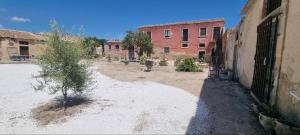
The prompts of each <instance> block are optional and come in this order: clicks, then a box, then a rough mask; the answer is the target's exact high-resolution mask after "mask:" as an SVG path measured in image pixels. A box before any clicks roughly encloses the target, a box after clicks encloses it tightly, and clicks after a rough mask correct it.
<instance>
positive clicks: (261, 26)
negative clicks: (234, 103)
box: [225, 0, 300, 126]
mask: <svg viewBox="0 0 300 135" xmlns="http://www.w3.org/2000/svg"><path fill="white" fill-rule="evenodd" d="M299 5H300V1H299V0H248V2H247V4H246V5H245V6H244V8H243V10H242V12H241V16H242V19H241V22H240V24H239V25H238V26H237V27H236V32H234V31H231V30H230V31H228V33H231V34H229V35H228V34H227V39H226V40H227V41H226V43H227V45H226V49H227V50H228V51H227V52H226V53H227V54H225V55H226V56H233V58H234V59H232V58H227V59H226V61H227V62H226V63H227V64H228V66H227V68H228V69H230V68H231V66H230V64H229V63H233V67H236V69H237V70H236V72H235V74H236V77H237V78H238V79H239V81H240V82H241V84H243V85H244V86H245V87H247V88H249V89H251V94H252V95H253V97H254V98H255V99H256V100H257V101H258V102H259V103H260V104H261V105H262V106H263V107H264V108H265V109H267V110H269V111H274V112H276V113H279V115H280V117H282V118H284V119H285V120H287V121H288V122H290V123H293V124H296V125H298V126H300V70H299V69H300V53H299V50H300V49H299V43H300V38H299V35H298V32H299V31H300V27H299V26H298V24H299V23H300V10H299ZM235 38H236V41H232V39H235ZM233 46H234V47H233ZM235 52H236V53H235ZM234 60H235V61H236V63H234V62H233V61H234Z"/></svg>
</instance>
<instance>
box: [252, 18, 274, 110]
mask: <svg viewBox="0 0 300 135" xmlns="http://www.w3.org/2000/svg"><path fill="white" fill-rule="evenodd" d="M278 22H279V19H278V16H277V17H270V18H269V19H267V20H265V21H264V22H262V23H261V24H260V25H259V26H258V28H257V44H256V54H255V58H254V59H255V65H254V74H253V82H252V86H251V91H252V93H253V94H254V95H255V97H256V98H257V99H258V100H259V101H260V102H261V103H263V104H265V105H267V106H269V105H270V94H271V91H272V89H273V82H274V75H273V68H274V64H275V51H276V42H277V29H278Z"/></svg>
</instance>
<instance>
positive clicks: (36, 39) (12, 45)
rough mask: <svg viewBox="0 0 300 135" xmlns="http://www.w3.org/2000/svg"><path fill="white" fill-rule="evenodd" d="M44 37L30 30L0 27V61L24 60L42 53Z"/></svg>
mask: <svg viewBox="0 0 300 135" xmlns="http://www.w3.org/2000/svg"><path fill="white" fill-rule="evenodd" d="M44 44H45V42H44V38H43V37H42V36H40V35H37V34H33V33H31V32H24V31H17V30H7V29H0V61H2V62H5V61H11V60H25V59H30V58H34V57H36V56H37V55H39V54H41V53H42V50H43V48H44Z"/></svg>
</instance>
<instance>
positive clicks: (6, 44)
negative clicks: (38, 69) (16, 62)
mask: <svg viewBox="0 0 300 135" xmlns="http://www.w3.org/2000/svg"><path fill="white" fill-rule="evenodd" d="M19 41H29V45H28V47H29V56H31V57H35V56H38V55H40V54H41V53H42V52H43V49H44V48H45V47H46V46H45V44H43V43H42V42H39V41H30V40H21V39H15V40H12V39H9V38H2V39H1V41H0V42H1V43H0V44H1V47H0V58H1V61H9V60H10V59H9V53H10V54H12V53H14V54H15V55H20V45H19Z"/></svg>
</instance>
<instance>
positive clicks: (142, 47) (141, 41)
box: [135, 32, 153, 58]
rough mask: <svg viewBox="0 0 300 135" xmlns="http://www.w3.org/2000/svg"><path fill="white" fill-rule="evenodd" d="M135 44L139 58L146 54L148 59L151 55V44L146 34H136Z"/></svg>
mask: <svg viewBox="0 0 300 135" xmlns="http://www.w3.org/2000/svg"><path fill="white" fill-rule="evenodd" d="M135 44H136V48H137V49H136V50H137V53H138V55H139V58H140V57H141V56H143V54H144V53H146V54H147V56H148V57H150V56H151V53H152V51H153V44H152V43H151V39H150V37H149V36H148V35H147V34H146V33H144V32H136V33H135Z"/></svg>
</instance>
